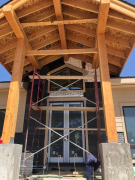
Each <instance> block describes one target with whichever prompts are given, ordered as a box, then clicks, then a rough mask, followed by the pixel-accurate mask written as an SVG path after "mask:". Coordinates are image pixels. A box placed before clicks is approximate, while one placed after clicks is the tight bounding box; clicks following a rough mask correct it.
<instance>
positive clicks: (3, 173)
mask: <svg viewBox="0 0 135 180" xmlns="http://www.w3.org/2000/svg"><path fill="white" fill-rule="evenodd" d="M21 153H22V145H19V144H0V180H17V179H19V170H20V161H21Z"/></svg>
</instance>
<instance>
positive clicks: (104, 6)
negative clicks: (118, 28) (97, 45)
mask: <svg viewBox="0 0 135 180" xmlns="http://www.w3.org/2000/svg"><path fill="white" fill-rule="evenodd" d="M109 7H110V0H101V1H100V5H99V13H98V24H97V33H105V29H106V23H107V17H108V13H109Z"/></svg>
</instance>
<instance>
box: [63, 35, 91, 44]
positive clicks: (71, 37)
mask: <svg viewBox="0 0 135 180" xmlns="http://www.w3.org/2000/svg"><path fill="white" fill-rule="evenodd" d="M80 37H81V38H80ZM66 38H67V39H68V40H70V41H72V42H76V43H80V44H82V45H85V46H88V47H94V42H93V41H90V40H89V41H88V40H87V38H86V37H85V36H76V35H75V34H73V33H69V32H68V33H66Z"/></svg>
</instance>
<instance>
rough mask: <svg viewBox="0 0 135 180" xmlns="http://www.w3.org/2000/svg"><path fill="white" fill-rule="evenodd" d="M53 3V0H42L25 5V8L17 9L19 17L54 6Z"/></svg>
mask: <svg viewBox="0 0 135 180" xmlns="http://www.w3.org/2000/svg"><path fill="white" fill-rule="evenodd" d="M52 5H53V1H52V0H45V1H40V2H38V3H36V4H33V5H31V6H28V7H25V8H23V9H18V10H16V14H17V17H18V18H19V19H20V18H22V17H24V16H27V15H29V14H32V13H35V12H37V11H39V10H41V9H44V8H47V7H49V6H52Z"/></svg>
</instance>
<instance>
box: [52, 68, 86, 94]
mask: <svg viewBox="0 0 135 180" xmlns="http://www.w3.org/2000/svg"><path fill="white" fill-rule="evenodd" d="M52 75H56V76H58V75H60V76H82V75H83V74H82V73H81V72H78V71H75V70H73V69H70V68H68V67H65V68H63V69H61V70H59V71H57V72H55V73H53V74H52ZM52 81H53V82H55V83H57V84H59V85H61V86H62V87H66V86H68V85H69V84H72V83H73V82H75V81H76V80H75V79H55V80H52ZM57 84H54V83H52V82H51V83H50V91H57V90H60V89H62V90H63V91H64V90H66V89H68V90H83V80H78V81H77V82H76V83H73V84H72V85H71V86H68V87H67V88H66V89H64V88H61V87H60V86H58V85H57Z"/></svg>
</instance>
